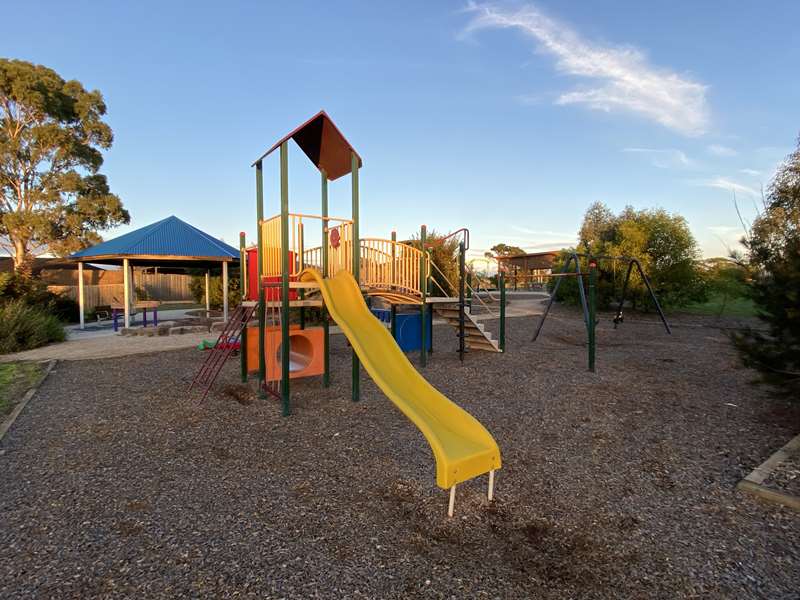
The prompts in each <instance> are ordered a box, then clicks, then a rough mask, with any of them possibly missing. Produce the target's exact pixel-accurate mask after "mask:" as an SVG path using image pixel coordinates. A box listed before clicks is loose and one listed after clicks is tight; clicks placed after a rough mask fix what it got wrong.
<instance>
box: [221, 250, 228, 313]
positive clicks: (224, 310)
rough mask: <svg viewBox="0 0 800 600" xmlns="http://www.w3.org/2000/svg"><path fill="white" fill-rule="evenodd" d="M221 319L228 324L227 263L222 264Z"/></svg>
mask: <svg viewBox="0 0 800 600" xmlns="http://www.w3.org/2000/svg"><path fill="white" fill-rule="evenodd" d="M222 319H223V320H224V321H225V322H226V323H227V322H228V262H227V261H225V262H223V263H222Z"/></svg>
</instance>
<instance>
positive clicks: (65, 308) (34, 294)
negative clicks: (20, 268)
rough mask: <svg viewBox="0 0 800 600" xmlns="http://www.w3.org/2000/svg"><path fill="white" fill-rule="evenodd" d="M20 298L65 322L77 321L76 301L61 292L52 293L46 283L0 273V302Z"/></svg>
mask: <svg viewBox="0 0 800 600" xmlns="http://www.w3.org/2000/svg"><path fill="white" fill-rule="evenodd" d="M11 300H21V301H22V302H24V303H25V304H28V305H30V306H37V307H39V308H41V309H42V310H44V311H45V312H47V313H49V314H51V315H53V316H54V317H56V318H57V319H59V320H60V321H63V322H65V323H75V322H77V321H78V310H79V308H78V303H77V302H75V301H74V300H73V299H72V298H69V297H67V296H65V295H63V294H54V293H53V292H51V291H50V290H48V289H47V285H46V284H45V283H44V282H43V281H41V280H39V279H35V278H33V277H30V276H27V275H22V274H19V273H0V303H5V302H8V301H11Z"/></svg>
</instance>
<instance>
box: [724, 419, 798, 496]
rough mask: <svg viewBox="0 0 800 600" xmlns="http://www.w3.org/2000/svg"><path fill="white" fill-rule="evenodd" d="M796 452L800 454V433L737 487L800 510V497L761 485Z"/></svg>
mask: <svg viewBox="0 0 800 600" xmlns="http://www.w3.org/2000/svg"><path fill="white" fill-rule="evenodd" d="M796 454H800V434H798V435H796V436H794V437H793V438H792V439H791V440H789V442H788V443H786V444H785V445H784V446H783V447H782V448H780V449H779V450H778V451H777V452H775V453H774V454H773V455H772V456H770V457H769V458H768V459H767V460H765V461H764V462H763V463H761V464H760V465H759V466H757V467H756V468H755V469H753V470H752V471H751V472H750V474H749V475H748V476H747V477H745V478H744V479H742V480H741V481H740V482H739V483H738V484H737V485H736V487H737V488H738V489H740V490H741V491H743V492H748V493H750V494H753V495H755V496H758V497H759V498H761V499H763V500H768V501H770V502H776V503H778V504H783V505H784V506H787V507H789V508H793V509H795V510H798V511H800V497H798V496H791V495H789V494H784V493H783V492H779V491H777V490H773V489H770V488H768V487H765V486H763V485H761V484H762V483H764V480H765V479H766V478H767V477H769V475H770V473H772V471H774V470H775V468H776V467H777V466H778V465H780V464H781V463H782V462H783V461H785V460H786V459H787V458H790V457H792V456H794V455H796Z"/></svg>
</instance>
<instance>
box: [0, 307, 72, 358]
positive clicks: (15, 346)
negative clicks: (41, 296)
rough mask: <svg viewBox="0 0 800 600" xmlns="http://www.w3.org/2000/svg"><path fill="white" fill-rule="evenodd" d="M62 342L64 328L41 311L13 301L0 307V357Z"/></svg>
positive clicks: (52, 316)
mask: <svg viewBox="0 0 800 600" xmlns="http://www.w3.org/2000/svg"><path fill="white" fill-rule="evenodd" d="M65 339H66V334H65V332H64V326H63V325H62V324H61V321H59V320H58V318H57V317H55V316H54V315H52V314H49V313H48V312H47V311H46V310H45V309H43V308H41V307H38V306H35V305H30V304H28V303H26V302H25V301H24V300H21V299H16V300H10V301H7V302H3V303H2V304H0V354H7V353H9V352H19V351H21V350H30V349H31V348H38V347H39V346H44V345H45V344H49V343H50V342H63V341H64V340H65Z"/></svg>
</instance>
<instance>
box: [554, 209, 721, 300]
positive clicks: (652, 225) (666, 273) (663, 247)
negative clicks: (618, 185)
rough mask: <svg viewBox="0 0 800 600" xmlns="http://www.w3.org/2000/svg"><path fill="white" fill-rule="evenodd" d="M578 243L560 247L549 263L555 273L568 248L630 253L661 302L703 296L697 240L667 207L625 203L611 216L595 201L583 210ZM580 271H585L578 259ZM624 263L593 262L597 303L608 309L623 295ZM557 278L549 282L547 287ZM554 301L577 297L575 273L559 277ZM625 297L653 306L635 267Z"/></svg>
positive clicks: (700, 297) (579, 250) (620, 254)
mask: <svg viewBox="0 0 800 600" xmlns="http://www.w3.org/2000/svg"><path fill="white" fill-rule="evenodd" d="M580 239H581V243H580V244H578V246H577V248H575V249H574V250H573V249H570V250H566V251H564V252H562V254H561V256H560V257H559V258H558V259H557V260H556V261H555V264H554V265H553V273H559V272H560V271H561V269H562V266H563V264H564V262H565V261H566V260H567V258H568V257H569V255H570V254H571V253H572V252H578V253H582V254H593V255H596V256H597V255H606V256H629V257H632V258H636V259H638V260H639V262H640V264H641V265H642V270H643V271H644V272H645V274H646V275H647V277H648V278H649V279H650V284H651V286H652V287H653V291H654V292H655V294H656V296H657V297H658V301H659V303H660V304H661V305H662V306H663V307H675V306H685V305H687V304H690V303H692V302H702V301H704V300H705V299H706V294H707V290H706V286H705V282H704V280H703V277H702V272H701V270H700V268H699V265H698V262H697V256H698V249H697V242H696V241H695V239H694V237H693V236H692V234H691V232H690V231H689V226H688V225H687V223H686V220H685V219H684V218H683V217H681V216H679V215H670V214H669V213H667V212H666V211H663V210H660V209H656V210H640V211H636V210H634V209H633V208H631V207H627V208H625V210H623V211H622V212H621V213H620V214H619V215H614V214H613V213H611V211H610V210H608V208H606V207H605V206H604V205H602V204H600V203H596V204H593V205H592V206H590V207H589V209H588V210H587V211H586V215H585V216H584V220H583V225H582V226H581V230H580ZM580 266H581V272H585V271H586V270H587V265H586V259H582V260H581V265H580ZM627 268H628V262H627V261H624V260H619V261H614V260H608V259H601V260H599V261H598V282H597V304H598V306H599V307H601V308H607V307H609V306H610V305H612V304H613V303H614V302H615V301H618V300H619V297H620V296H621V295H622V286H623V284H624V281H625V273H626V271H627ZM558 279H559V278H551V279H550V282H549V283H548V286H549V289H550V290H551V291H552V290H553V288H554V286H555V284H556V281H557V280H558ZM562 279H564V281H562V282H561V284H560V286H559V290H558V297H557V299H558V300H562V301H566V302H568V303H577V302H578V298H579V296H578V282H577V281H576V279H575V278H574V277H567V278H562ZM627 298H628V299H629V300H630V301H631V303H632V304H633V306H634V307H638V308H642V309H648V308H652V306H651V305H652V301H651V299H650V295H649V293H648V292H647V288H646V287H645V285H644V281H642V279H641V278H640V277H639V274H638V270H637V269H636V268H634V270H633V272H632V273H631V279H630V282H629V284H628V293H627Z"/></svg>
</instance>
